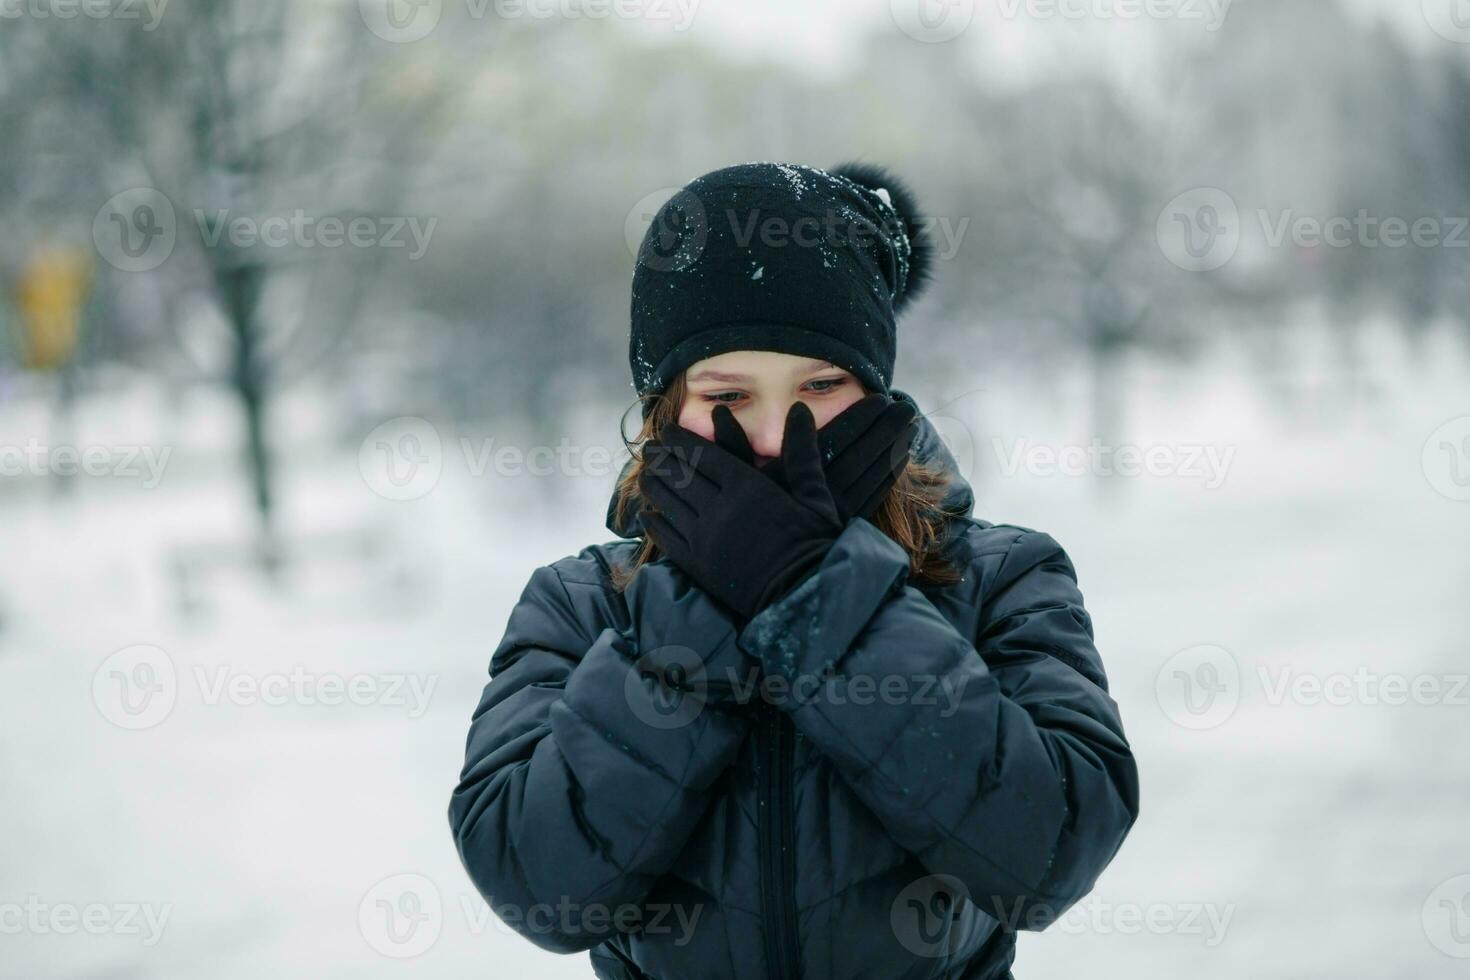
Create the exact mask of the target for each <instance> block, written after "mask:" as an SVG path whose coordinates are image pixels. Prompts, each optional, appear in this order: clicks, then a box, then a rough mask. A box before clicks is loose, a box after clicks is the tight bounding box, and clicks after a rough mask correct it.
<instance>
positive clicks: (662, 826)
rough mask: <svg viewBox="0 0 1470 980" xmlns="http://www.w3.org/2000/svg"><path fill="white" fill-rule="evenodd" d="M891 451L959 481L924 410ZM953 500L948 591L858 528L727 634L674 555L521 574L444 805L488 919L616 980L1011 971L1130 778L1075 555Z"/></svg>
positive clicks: (1050, 915)
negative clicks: (522, 583) (952, 576)
mask: <svg viewBox="0 0 1470 980" xmlns="http://www.w3.org/2000/svg"><path fill="white" fill-rule="evenodd" d="M899 394H900V395H901V394H902V393H899ZM903 397H907V396H903ZM910 400H911V399H910ZM914 455H915V457H916V458H919V459H928V460H930V461H935V460H937V461H940V462H942V463H943V464H945V465H946V466H949V467H950V468H951V470H953V466H954V464H953V459H952V457H950V455H949V453H948V451H947V450H945V448H944V446H943V444H942V442H941V441H940V440H939V438H938V436H937V435H936V433H935V432H934V430H933V428H932V427H931V426H929V425H928V423H927V421H925V422H922V423H921V429H920V432H919V435H918V436H917V437H916V440H915V445H914ZM973 502H974V498H973V495H972V493H971V491H970V488H969V486H968V485H967V484H966V483H965V482H964V481H963V479H962V478H960V477H959V476H958V474H956V476H955V480H954V483H953V484H952V485H951V488H950V491H949V494H948V497H947V498H946V501H945V507H946V509H949V510H950V511H952V512H953V514H954V515H955V516H954V518H953V521H952V524H951V531H952V535H951V537H950V539H949V541H950V544H949V547H950V548H951V549H952V552H951V553H952V554H953V555H954V557H955V560H956V561H957V562H958V563H959V564H960V565H961V566H962V567H963V568H964V570H965V575H964V579H963V581H961V582H958V583H956V584H953V585H948V586H943V587H920V586H918V585H915V584H914V583H912V582H910V581H909V575H908V563H907V560H906V556H905V553H904V552H903V550H902V549H901V548H900V547H899V546H898V545H897V544H895V543H894V542H893V541H892V540H890V539H889V538H888V537H887V536H885V535H884V534H882V533H881V532H880V531H878V530H877V528H875V527H874V526H873V525H872V524H870V523H869V522H867V521H865V520H862V519H860V518H859V519H854V520H853V521H852V522H850V523H849V524H848V525H847V527H846V529H845V530H844V531H843V532H842V534H841V536H840V537H839V538H838V540H837V542H836V544H835V545H834V546H833V547H832V549H831V551H830V552H829V554H828V555H827V557H826V558H825V560H824V561H823V562H822V564H821V566H820V568H819V569H818V570H817V572H816V573H815V574H814V575H812V576H811V577H809V578H808V579H807V580H806V581H805V582H803V583H802V584H801V585H800V586H799V587H797V588H796V589H795V590H794V591H793V592H791V593H790V594H789V595H787V596H786V597H784V598H783V599H781V600H779V601H778V602H776V603H775V604H773V605H772V606H770V607H768V608H767V609H765V610H763V611H762V612H761V613H760V614H759V615H757V616H756V617H755V618H754V619H753V620H751V621H750V622H749V623H748V624H745V625H744V626H743V627H741V626H739V625H737V621H734V620H732V617H731V614H729V613H728V612H726V611H725V610H724V608H723V607H722V606H720V605H719V604H717V603H716V602H715V601H714V600H712V599H710V598H709V597H708V596H707V595H705V593H703V592H702V591H701V590H700V589H699V588H698V587H697V586H695V585H694V584H693V582H692V581H691V580H690V579H689V578H688V577H687V576H686V575H684V574H683V573H682V572H681V571H680V570H679V569H678V568H677V567H675V566H674V565H672V564H671V563H669V562H668V560H667V559H660V560H658V561H655V562H652V563H650V564H647V565H645V566H644V567H643V568H641V569H640V570H639V571H638V573H637V575H636V576H635V578H634V580H633V581H632V583H631V584H630V585H629V587H628V588H627V590H626V591H625V592H622V593H619V592H617V591H615V590H613V589H612V587H611V586H610V584H609V581H608V569H609V566H611V565H613V564H617V563H626V562H627V561H628V560H629V559H630V557H631V556H632V554H633V553H634V551H635V550H636V547H637V542H636V541H633V540H623V541H616V542H611V543H609V544H603V545H593V546H590V547H588V548H585V549H584V550H582V551H581V552H580V553H578V554H577V555H574V556H569V557H566V558H562V559H560V560H559V561H556V562H553V563H552V564H550V565H547V566H544V567H541V568H538V569H536V570H535V572H534V573H533V574H532V575H531V580H530V582H529V583H528V584H527V586H526V588H525V591H524V592H523V593H522V594H521V597H520V600H519V602H518V603H517V604H516V605H515V607H514V608H513V610H512V611H511V614H510V621H509V624H508V626H507V628H506V632H505V636H504V639H502V640H501V642H500V644H499V646H498V648H497V649H496V650H495V652H494V655H493V657H492V659H491V662H490V681H489V684H488V685H487V686H486V688H485V692H484V696H483V697H482V699H481V701H480V704H479V707H478V708H477V709H476V711H475V714H474V720H473V722H472V724H471V727H470V733H469V739H468V745H467V752H466V758H465V763H464V769H463V772H462V774H461V779H460V783H459V785H458V787H457V788H456V789H455V791H454V794H453V799H452V801H451V803H450V808H449V819H450V824H451V826H452V828H453V832H454V837H455V841H456V844H457V846H458V848H459V853H460V857H461V858H462V860H463V862H464V866H465V868H466V869H467V871H468V872H469V876H470V878H471V879H472V880H473V881H474V883H475V886H476V887H477V888H478V889H479V891H480V892H481V894H482V895H483V896H484V897H485V899H486V901H487V902H489V903H490V905H491V907H492V908H493V909H494V911H495V912H496V914H497V915H499V916H500V917H501V918H502V919H504V920H505V921H506V922H507V923H508V924H510V925H511V926H512V927H513V928H515V929H516V930H517V931H518V932H520V933H521V934H522V935H524V936H525V937H526V938H527V939H529V940H531V941H532V942H534V943H536V944H537V945H539V946H541V947H543V948H545V949H549V950H555V951H558V952H574V951H579V950H590V952H591V957H592V965H593V969H594V972H595V973H596V975H597V976H599V977H603V978H618V980H633V978H657V980H700V978H741V980H781V978H797V977H802V978H873V980H903V978H914V980H918V978H961V977H963V978H976V980H984V978H992V977H1006V976H1008V975H1009V968H1010V964H1011V962H1012V960H1013V959H1014V956H1015V937H1016V931H1017V930H1020V929H1031V930H1036V929H1043V928H1045V927H1046V926H1047V925H1048V924H1050V923H1051V922H1053V921H1055V919H1056V918H1057V917H1058V916H1060V915H1061V914H1062V913H1064V912H1065V911H1066V910H1067V909H1068V908H1069V907H1071V906H1072V905H1073V904H1074V903H1076V902H1077V901H1078V900H1079V899H1081V898H1082V897H1083V896H1084V895H1085V894H1087V892H1088V891H1090V890H1091V888H1092V887H1093V884H1094V883H1095V882H1096V880H1097V878H1098V875H1099V874H1100V873H1101V872H1102V870H1103V869H1104V868H1105V867H1106V866H1107V864H1108V862H1109V861H1110V860H1111V859H1112V858H1113V855H1114V854H1115V853H1116V852H1117V850H1118V848H1119V846H1120V845H1121V844H1122V842H1123V840H1124V838H1125V837H1126V836H1127V834H1128V831H1129V829H1130V828H1131V827H1132V825H1133V823H1134V820H1135V819H1136V817H1137V815H1138V774H1137V769H1136V767H1135V765H1134V760H1133V756H1132V753H1131V751H1130V749H1129V745H1128V741H1127V739H1126V738H1125V736H1124V733H1123V726H1122V722H1121V719H1120V717H1119V711H1118V706H1117V704H1116V703H1115V702H1114V701H1113V699H1112V698H1111V697H1110V696H1109V694H1108V686H1107V679H1106V676H1105V674H1104V672H1103V665H1102V662H1101V660H1100V659H1099V657H1098V653H1097V650H1096V648H1095V647H1094V645H1093V631H1092V624H1091V620H1090V619H1089V617H1088V614H1087V612H1086V611H1085V610H1084V608H1083V604H1082V594H1081V592H1080V591H1079V590H1078V586H1077V580H1076V575H1075V572H1074V570H1073V566H1072V563H1071V561H1070V560H1069V559H1068V557H1067V555H1066V553H1065V552H1064V551H1063V550H1062V548H1061V547H1060V546H1059V545H1058V544H1057V542H1056V541H1054V540H1053V539H1052V538H1051V537H1049V536H1048V535H1046V534H1045V533H1042V532H1039V531H1033V530H1029V529H1027V528H1021V527H1012V526H1007V525H996V524H991V523H989V522H986V521H982V520H977V519H975V518H973V517H971V516H970V513H969V512H970V510H971V509H972V507H973ZM613 530H615V531H616V532H618V533H619V534H622V535H624V536H634V535H637V534H639V533H641V529H640V528H639V527H638V526H637V522H636V518H634V519H633V520H632V521H630V522H628V523H626V524H623V525H617V526H614V527H613ZM702 665H704V666H702ZM701 671H703V672H701ZM760 676H764V677H766V678H767V681H766V683H767V684H768V685H769V686H768V690H767V694H766V695H765V696H762V695H760V694H756V693H754V692H753V691H752V690H750V689H749V688H747V687H746V686H745V685H747V684H748V683H749V682H750V681H751V679H752V677H760ZM783 684H784V687H783V686H782V685H783Z"/></svg>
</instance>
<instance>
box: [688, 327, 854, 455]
mask: <svg viewBox="0 0 1470 980" xmlns="http://www.w3.org/2000/svg"><path fill="white" fill-rule="evenodd" d="M684 382H685V385H686V392H687V393H686V394H685V396H684V403H683V405H681V406H680V407H679V417H678V420H677V421H678V423H679V425H681V426H683V427H684V428H686V429H688V430H689V431H690V432H694V433H696V434H698V435H700V436H703V437H704V438H706V439H710V440H713V439H714V437H715V428H714V421H713V419H711V418H710V413H711V412H713V411H714V408H715V406H716V405H728V406H729V407H730V412H731V414H733V415H734V416H735V419H736V421H738V422H739V423H740V427H741V428H743V429H744V430H745V436H746V438H747V439H749V440H750V446H751V449H753V450H754V451H755V463H756V465H757V466H764V465H765V464H767V463H769V462H770V461H771V460H773V459H775V458H776V457H777V456H779V455H780V454H781V435H782V433H783V432H784V431H785V428H786V412H787V411H788V410H789V409H790V408H791V405H792V403H793V402H797V401H803V402H806V405H807V408H809V409H811V412H812V417H813V418H815V419H816V423H817V428H819V429H820V428H821V427H822V426H824V425H826V424H827V423H828V422H829V421H830V420H831V419H832V418H833V416H835V415H837V414H838V413H839V412H841V411H842V410H843V409H845V408H847V406H849V405H851V404H852V403H853V402H855V401H858V400H860V399H861V398H862V397H863V396H864V395H865V394H867V392H866V391H864V390H863V385H862V382H860V381H858V379H857V377H856V376H854V375H853V374H852V373H850V372H848V371H844V370H843V369H842V368H840V367H836V366H834V365H833V364H832V363H831V362H830V361H824V360H822V359H820V358H813V357H803V356H801V355H798V354H783V353H780V352H778V351H765V350H737V351H730V352H729V353H726V354H718V355H716V356H714V357H707V358H705V359H704V360H702V361H696V362H695V363H694V364H691V365H690V366H689V368H688V370H687V371H685V373H684Z"/></svg>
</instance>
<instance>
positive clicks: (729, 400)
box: [699, 391, 741, 405]
mask: <svg viewBox="0 0 1470 980" xmlns="http://www.w3.org/2000/svg"><path fill="white" fill-rule="evenodd" d="M740 395H741V393H740V392H738V391H717V392H715V393H714V394H704V395H700V396H699V397H700V398H702V399H704V400H705V401H707V402H709V403H711V404H714V405H733V404H735V401H736V399H738V398H739V397H740Z"/></svg>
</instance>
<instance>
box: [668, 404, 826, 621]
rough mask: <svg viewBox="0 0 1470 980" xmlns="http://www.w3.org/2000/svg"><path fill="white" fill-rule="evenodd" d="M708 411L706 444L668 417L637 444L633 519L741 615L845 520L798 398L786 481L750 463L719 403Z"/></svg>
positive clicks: (785, 454) (787, 446) (792, 577)
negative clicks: (639, 472)
mask: <svg viewBox="0 0 1470 980" xmlns="http://www.w3.org/2000/svg"><path fill="white" fill-rule="evenodd" d="M712 418H713V420H714V428H715V441H714V442H711V441H710V440H708V439H705V438H703V437H702V436H699V435H696V434H695V433H693V432H690V431H689V430H688V429H685V428H683V427H682V426H680V425H678V424H677V423H670V424H669V425H667V426H666V427H665V428H664V431H663V433H662V434H661V436H660V437H659V438H658V439H655V440H651V441H650V442H649V444H648V445H647V446H646V447H645V448H644V469H643V477H642V487H641V492H642V498H643V500H644V507H643V509H642V511H641V512H640V514H639V516H640V517H641V518H642V521H643V526H644V527H645V528H646V529H648V532H649V533H650V534H651V535H652V536H653V539H654V543H655V544H657V545H658V546H659V548H660V549H661V550H662V551H663V552H664V553H665V554H666V555H668V556H669V559H670V560H671V561H672V562H674V564H676V565H678V566H679V567H680V568H682V569H683V570H684V571H685V573H687V574H688V575H689V577H690V578H692V579H694V581H695V582H696V583H698V584H699V585H700V587H701V588H703V589H704V590H705V591H706V592H707V593H709V594H710V595H711V596H713V597H714V598H715V599H718V600H719V601H720V602H722V603H724V604H725V605H726V606H729V607H730V608H731V609H733V610H735V611H736V612H737V613H739V614H740V615H741V616H744V617H745V618H746V619H747V620H749V619H751V618H753V617H754V616H755V614H756V613H758V612H760V611H761V610H762V609H764V608H765V607H766V606H767V605H769V604H770V603H771V602H773V601H774V600H775V599H777V598H778V597H780V596H781V595H784V594H785V593H786V592H787V591H789V590H790V589H791V588H793V587H794V586H795V585H796V584H797V583H798V582H800V581H801V580H802V579H804V578H805V577H806V576H807V574H809V573H810V572H811V571H812V570H813V569H815V567H816V566H817V565H819V564H820V563H821V560H822V558H823V557H824V556H825V555H826V554H827V551H828V550H829V549H830V548H831V546H832V542H833V541H835V540H836V539H837V536H838V535H839V534H840V533H842V529H843V521H842V518H841V517H840V516H839V512H838V508H837V505H836V503H835V502H834V500H833V498H832V493H831V491H830V490H829V489H828V486H827V478H826V474H825V473H824V472H823V469H822V456H821V451H820V449H819V448H818V446H817V427H816V420H815V419H814V418H813V417H812V412H811V409H810V408H808V407H807V406H806V404H805V403H804V402H799V401H798V402H794V403H793V404H792V406H791V409H790V410H789V411H788V412H787V413H786V428H785V431H784V433H783V435H782V439H781V456H780V463H781V469H782V472H783V474H784V483H785V486H782V485H781V484H778V483H777V482H776V481H774V480H772V479H771V478H770V477H769V476H766V475H765V474H764V473H762V472H761V470H760V469H758V468H757V467H756V466H755V465H754V460H755V453H754V451H753V450H752V449H751V446H750V442H749V440H747V439H746V436H745V431H744V430H743V429H742V428H741V427H740V423H739V422H737V421H735V417H734V415H732V414H731V413H730V409H729V408H728V407H727V406H724V405H716V406H715V408H714V411H713V413H712ZM772 465H774V464H772ZM650 504H651V505H652V507H654V508H657V510H652V509H650V506H649V505H650Z"/></svg>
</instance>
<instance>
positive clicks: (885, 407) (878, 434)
mask: <svg viewBox="0 0 1470 980" xmlns="http://www.w3.org/2000/svg"><path fill="white" fill-rule="evenodd" d="M918 430H919V423H918V412H917V411H915V409H914V406H913V405H911V404H909V403H908V402H906V401H899V400H897V399H895V398H893V397H892V396H889V395H884V394H879V393H877V392H875V393H873V394H871V395H868V396H867V397H865V398H862V399H860V400H859V401H856V402H853V403H852V404H851V405H849V406H848V407H847V408H845V409H843V410H842V411H841V412H840V413H838V414H837V415H836V416H835V417H833V418H832V419H831V420H830V421H828V423H827V424H826V425H824V426H822V428H821V429H820V430H819V431H818V432H817V446H818V447H819V449H820V450H821V453H822V460H823V464H822V465H823V468H824V469H825V471H826V474H827V486H828V488H829V489H830V490H831V491H832V498H833V499H834V500H835V501H836V502H837V516H838V517H840V518H841V519H842V522H843V523H844V524H846V523H847V522H848V521H850V520H852V519H853V518H854V517H863V518H868V517H872V516H873V514H874V512H876V511H877V509H878V505H879V504H881V503H882V502H883V497H884V495H885V494H887V493H888V491H889V490H890V489H891V488H892V487H893V484H894V483H895V482H897V480H898V475H899V474H900V473H902V472H903V470H904V467H905V466H907V465H908V462H909V455H910V451H909V447H910V446H911V445H912V444H913V441H914V435H915V434H916V433H917V432H918ZM761 472H762V473H764V474H766V475H767V476H769V477H770V478H771V479H772V480H775V481H776V482H777V483H779V484H781V485H782V486H785V485H786V472H785V467H784V466H783V465H782V461H781V460H780V459H774V460H772V461H771V462H769V463H767V464H766V465H765V466H764V467H762V468H761Z"/></svg>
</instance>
